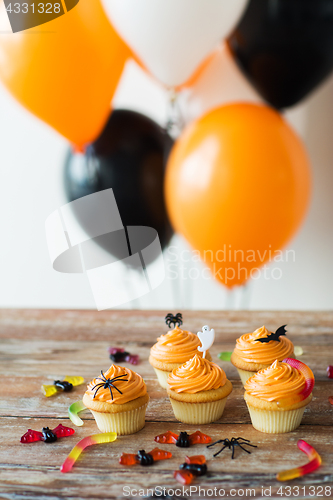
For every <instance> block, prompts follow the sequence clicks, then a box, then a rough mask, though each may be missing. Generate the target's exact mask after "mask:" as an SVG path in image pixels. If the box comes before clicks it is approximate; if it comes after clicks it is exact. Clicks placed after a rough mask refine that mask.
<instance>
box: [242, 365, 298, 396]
mask: <svg viewBox="0 0 333 500" xmlns="http://www.w3.org/2000/svg"><path fill="white" fill-rule="evenodd" d="M304 388H305V377H304V375H303V373H302V372H300V371H299V370H297V369H296V368H293V367H292V366H290V365H288V363H281V362H279V361H278V360H276V361H274V363H273V364H272V365H271V366H269V367H268V368H265V369H264V370H260V371H259V372H257V373H256V374H255V375H253V377H251V378H249V379H248V381H247V382H246V384H245V390H246V392H247V393H248V394H250V395H251V396H255V397H256V398H259V399H263V400H265V401H276V402H277V401H281V400H285V399H287V398H288V399H289V398H290V397H291V396H294V395H297V394H301V393H302V391H303V390H304Z"/></svg>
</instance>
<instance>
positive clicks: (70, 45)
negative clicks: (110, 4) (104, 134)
mask: <svg viewBox="0 0 333 500" xmlns="http://www.w3.org/2000/svg"><path fill="white" fill-rule="evenodd" d="M1 4H2V2H1ZM6 21H7V13H6V11H5V9H4V6H3V5H2V8H0V24H1V25H3V24H4V23H5V22H6ZM7 30H8V28H7ZM130 55H131V53H130V50H129V48H128V47H127V46H126V45H125V43H124V42H123V41H122V40H121V39H120V37H119V36H118V35H117V33H116V32H115V31H114V29H113V28H112V26H111V25H110V23H109V21H108V19H107V17H106V15H105V14H104V11H103V8H102V6H101V3H100V0H80V2H79V3H78V5H77V6H76V7H74V8H73V9H72V10H71V11H69V12H68V13H66V14H65V15H63V16H61V17H58V18H57V19H54V20H53V21H50V22H48V23H46V24H43V25H41V26H38V27H36V28H32V29H29V30H26V31H22V32H19V33H14V34H13V33H10V34H4V33H2V34H1V36H0V79H1V80H2V82H3V83H4V84H5V86H6V87H7V89H8V90H9V91H10V92H11V93H12V95H13V96H14V97H15V98H16V99H17V100H18V101H19V102H20V103H21V104H23V106H25V107H26V108H27V109H28V110H29V111H31V112H32V113H33V114H35V115H36V116H38V117H39V118H41V119H42V120H44V121H45V122H47V123H48V124H49V125H51V126H52V127H53V128H55V129H56V130H57V131H58V132H60V133H61V134H62V135H63V136H65V137H66V138H67V139H69V140H70V141H71V142H72V143H74V144H75V145H77V146H79V147H83V146H84V145H85V144H87V143H89V142H92V141H93V140H94V139H96V137H98V135H99V134H100V132H101V131H102V129H103V127H104V124H105V123H106V121H107V118H108V116H109V114H110V105H111V99H112V97H113V94H114V92H115V90H116V88H117V85H118V82H119V79H120V76H121V74H122V71H123V68H124V64H125V62H126V60H127V59H128V58H129V57H130Z"/></svg>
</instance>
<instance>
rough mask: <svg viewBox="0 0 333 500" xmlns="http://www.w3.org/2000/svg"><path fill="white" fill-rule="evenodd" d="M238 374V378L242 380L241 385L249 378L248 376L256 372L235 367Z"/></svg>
mask: <svg viewBox="0 0 333 500" xmlns="http://www.w3.org/2000/svg"><path fill="white" fill-rule="evenodd" d="M237 371H238V374H239V376H240V379H241V381H242V384H243V386H245V384H246V382H247V381H248V380H249V378H250V377H252V376H253V375H255V374H256V373H257V372H248V371H246V370H241V369H240V368H237Z"/></svg>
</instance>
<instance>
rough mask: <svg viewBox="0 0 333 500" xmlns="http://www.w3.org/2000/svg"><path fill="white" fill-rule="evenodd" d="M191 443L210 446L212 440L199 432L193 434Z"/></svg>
mask: <svg viewBox="0 0 333 500" xmlns="http://www.w3.org/2000/svg"><path fill="white" fill-rule="evenodd" d="M190 441H191V444H208V443H211V442H212V438H211V437H210V436H207V434H203V433H202V432H200V431H197V432H194V433H193V434H191V436H190Z"/></svg>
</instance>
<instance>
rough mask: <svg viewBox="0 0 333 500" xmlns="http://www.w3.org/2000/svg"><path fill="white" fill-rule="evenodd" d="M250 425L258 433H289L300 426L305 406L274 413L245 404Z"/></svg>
mask: <svg viewBox="0 0 333 500" xmlns="http://www.w3.org/2000/svg"><path fill="white" fill-rule="evenodd" d="M247 407H248V409H249V412H250V417H251V421H252V425H253V427H254V428H255V429H257V430H258V431H260V432H266V433H268V434H280V433H284V432H291V431H293V430H295V429H297V427H299V426H300V423H301V421H302V417H303V413H304V410H305V408H306V406H303V407H302V408H298V409H296V410H286V411H278V410H277V411H274V410H262V409H259V408H254V407H253V406H250V405H249V404H247Z"/></svg>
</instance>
